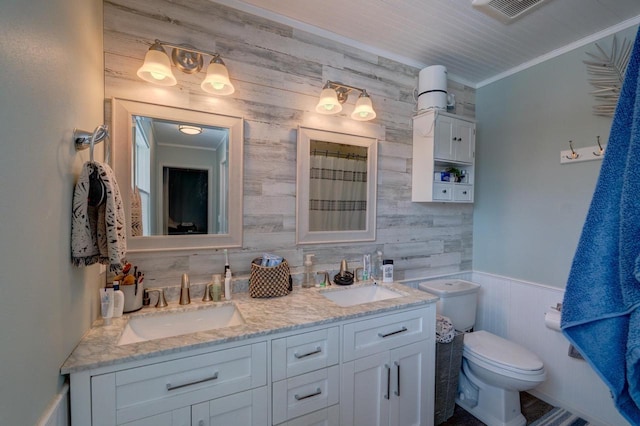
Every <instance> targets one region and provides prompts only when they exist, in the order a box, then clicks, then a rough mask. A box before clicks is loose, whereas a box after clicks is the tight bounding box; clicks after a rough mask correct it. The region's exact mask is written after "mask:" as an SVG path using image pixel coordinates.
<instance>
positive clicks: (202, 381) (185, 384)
mask: <svg viewBox="0 0 640 426" xmlns="http://www.w3.org/2000/svg"><path fill="white" fill-rule="evenodd" d="M217 378H218V372H217V371H216V372H215V373H213V376H210V377H205V378H204V379H200V380H196V381H195V382H189V383H183V384H181V385H175V386H174V385H172V384H171V383H167V390H168V391H172V390H176V389H180V388H184V387H186V386H191V385H197V384H199V383H204V382H210V381H212V380H216V379H217Z"/></svg>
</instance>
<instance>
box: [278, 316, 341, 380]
mask: <svg viewBox="0 0 640 426" xmlns="http://www.w3.org/2000/svg"><path fill="white" fill-rule="evenodd" d="M271 345H272V346H271V349H272V352H271V353H272V356H271V367H272V369H271V374H272V376H273V381H278V380H283V379H286V378H288V377H293V376H297V375H299V374H303V373H308V372H310V371H313V370H318V369H320V368H324V367H329V366H331V365H335V364H337V363H338V355H339V345H340V330H339V328H338V327H331V328H328V329H325V330H318V331H312V332H309V333H302V334H296V335H295V336H289V337H283V338H282V339H276V340H274V341H273V342H272V344H271Z"/></svg>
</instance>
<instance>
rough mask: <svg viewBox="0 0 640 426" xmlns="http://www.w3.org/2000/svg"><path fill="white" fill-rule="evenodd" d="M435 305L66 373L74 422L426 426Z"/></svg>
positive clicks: (111, 425)
mask: <svg viewBox="0 0 640 426" xmlns="http://www.w3.org/2000/svg"><path fill="white" fill-rule="evenodd" d="M434 364H435V304H417V305H415V306H412V307H404V308H401V309H397V310H391V311H385V312H378V313H371V314H369V313H367V312H366V311H365V312H362V313H359V314H358V315H357V316H356V317H352V318H348V319H342V320H334V321H328V322H327V323H324V324H320V325H317V324H316V325H313V326H309V327H297V328H295V329H292V330H288V331H275V330H274V332H273V333H267V334H266V335H263V336H256V337H253V338H247V339H246V340H240V341H238V342H226V343H220V344H218V345H212V346H209V347H202V348H199V349H189V350H184V351H180V349H177V350H176V351H175V352H172V353H168V354H165V355H160V356H150V357H148V358H144V359H139V360H135V361H127V362H122V363H116V364H114V365H103V366H100V367H96V368H94V369H90V370H80V371H74V372H72V373H71V422H72V425H73V426H90V425H92V426H116V425H118V426H218V425H221V426H222V425H224V426H228V425H242V426H271V425H276V426H283V425H286V426H322V425H324V426H337V425H344V426H353V425H366V426H372V425H393V426H404V425H420V426H430V425H432V424H433V404H434V390H433V387H434Z"/></svg>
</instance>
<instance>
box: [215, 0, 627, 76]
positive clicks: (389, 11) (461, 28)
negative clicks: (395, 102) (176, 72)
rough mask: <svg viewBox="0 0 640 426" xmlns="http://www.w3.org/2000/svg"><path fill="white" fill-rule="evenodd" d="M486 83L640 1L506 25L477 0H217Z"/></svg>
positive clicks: (614, 0)
mask: <svg viewBox="0 0 640 426" xmlns="http://www.w3.org/2000/svg"><path fill="white" fill-rule="evenodd" d="M213 1H215V2H217V3H221V4H225V5H227V6H231V7H234V8H237V9H240V10H244V11H246V12H249V13H253V14H257V15H260V16H263V17H265V18H268V19H271V20H275V21H277V22H280V23H284V24H288V25H291V26H293V27H294V28H299V29H303V30H306V31H310V32H313V33H316V34H318V35H321V36H324V37H328V38H331V39H334V40H337V41H341V42H343V43H345V44H348V45H351V46H355V47H359V48H361V49H363V50H366V51H369V52H373V53H376V54H379V55H381V56H384V57H387V58H389V59H394V60H396V61H399V62H402V63H405V64H408V65H412V66H415V67H418V68H423V67H425V66H428V65H436V64H437V65H444V66H446V67H447V70H448V73H449V77H451V78H453V79H454V80H457V81H459V82H460V83H464V84H468V85H470V86H472V87H480V86H483V85H485V84H488V83H489V82H491V81H495V80H497V79H499V78H502V77H504V76H506V75H509V74H512V73H514V72H516V71H519V70H521V69H523V68H526V67H527V66H529V65H531V64H534V63H538V62H540V61H542V60H544V59H548V58H549V57H553V56H554V55H556V54H559V53H563V52H565V51H568V50H571V49H573V48H576V47H579V46H580V45H584V44H586V43H589V42H593V41H596V40H597V39H599V38H601V37H603V36H606V35H608V34H611V33H613V32H615V31H619V30H621V29H624V28H627V27H630V26H631V25H635V24H638V23H639V22H640V0H551V1H550V2H548V3H545V4H544V5H542V6H541V7H539V8H538V9H536V10H534V11H533V12H531V13H530V14H528V15H526V16H523V17H522V18H520V19H519V20H517V21H515V22H512V23H511V24H508V25H505V24H502V23H501V22H499V21H497V20H495V19H493V18H491V17H489V16H487V15H485V14H484V13H481V12H479V11H478V10H476V9H474V8H472V6H471V0H213Z"/></svg>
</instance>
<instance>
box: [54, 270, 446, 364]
mask: <svg viewBox="0 0 640 426" xmlns="http://www.w3.org/2000/svg"><path fill="white" fill-rule="evenodd" d="M365 285H371V282H369V283H367V282H365V283H361V284H354V285H352V286H349V287H340V286H330V287H327V288H323V289H318V288H310V289H303V288H300V287H299V286H294V290H293V291H292V292H291V293H290V294H289V295H287V296H284V297H278V298H272V299H253V298H251V297H249V294H248V293H237V294H234V295H233V299H232V300H231V301H225V302H217V303H214V302H209V303H203V302H199V301H198V302H195V301H193V299H192V303H191V304H190V305H187V306H183V305H177V304H170V305H169V306H168V307H166V308H159V309H156V308H154V307H150V308H144V309H142V310H141V311H138V312H135V313H132V314H125V315H123V316H122V317H121V318H113V319H112V320H111V324H110V325H104V323H103V320H102V319H98V320H96V321H95V322H94V324H93V326H92V327H91V329H89V330H88V331H87V333H86V334H85V335H84V336H83V338H82V339H81V340H80V343H78V345H77V346H76V348H75V349H74V350H73V352H72V353H71V355H69V357H68V358H67V360H66V361H65V362H64V364H63V365H62V367H61V369H60V372H61V374H70V373H76V372H80V371H84V370H90V369H93V368H98V367H105V366H110V365H117V364H120V363H124V362H128V361H134V360H141V359H147V358H150V357H154V356H159V355H167V354H172V353H178V352H181V351H185V350H189V349H197V348H205V347H209V346H214V345H216V344H220V343H226V342H235V341H242V340H245V339H249V338H254V337H259V336H266V335H269V334H273V333H278V332H283V331H288V330H295V329H299V328H304V327H310V326H315V325H321V324H329V323H332V322H336V321H341V320H345V319H351V318H357V317H361V316H364V315H369V314H376V313H383V312H388V311H394V310H399V309H404V308H409V307H418V306H421V305H427V304H430V303H435V302H436V301H437V300H438V298H437V297H436V296H433V295H431V294H429V293H426V292H423V291H420V290H416V289H413V288H411V287H407V286H405V285H402V284H399V283H391V284H379V285H381V286H383V287H386V288H389V289H391V290H394V291H396V292H398V293H400V294H402V296H401V297H397V298H393V299H386V300H380V301H377V302H371V303H363V304H360V305H355V306H350V307H341V306H338V305H337V304H335V303H333V302H332V301H330V300H329V299H327V298H325V297H324V296H322V295H321V294H320V292H324V291H342V290H347V289H348V288H353V287H357V286H365ZM229 303H233V304H235V305H236V307H237V309H238V310H239V311H240V313H241V315H242V316H243V318H244V320H245V324H241V325H235V326H230V327H223V328H218V329H213V330H207V331H201V332H196V333H191V334H184V335H180V336H174V337H168V338H163V339H157V340H149V341H146V342H139V343H131V344H128V345H122V346H118V345H117V342H118V339H119V338H120V335H121V334H122V331H123V330H124V327H125V326H126V324H127V322H128V320H129V318H133V317H135V316H140V315H157V314H158V313H162V312H176V311H184V310H190V309H201V308H206V307H213V306H216V305H223V304H229ZM434 332H435V331H434Z"/></svg>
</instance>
